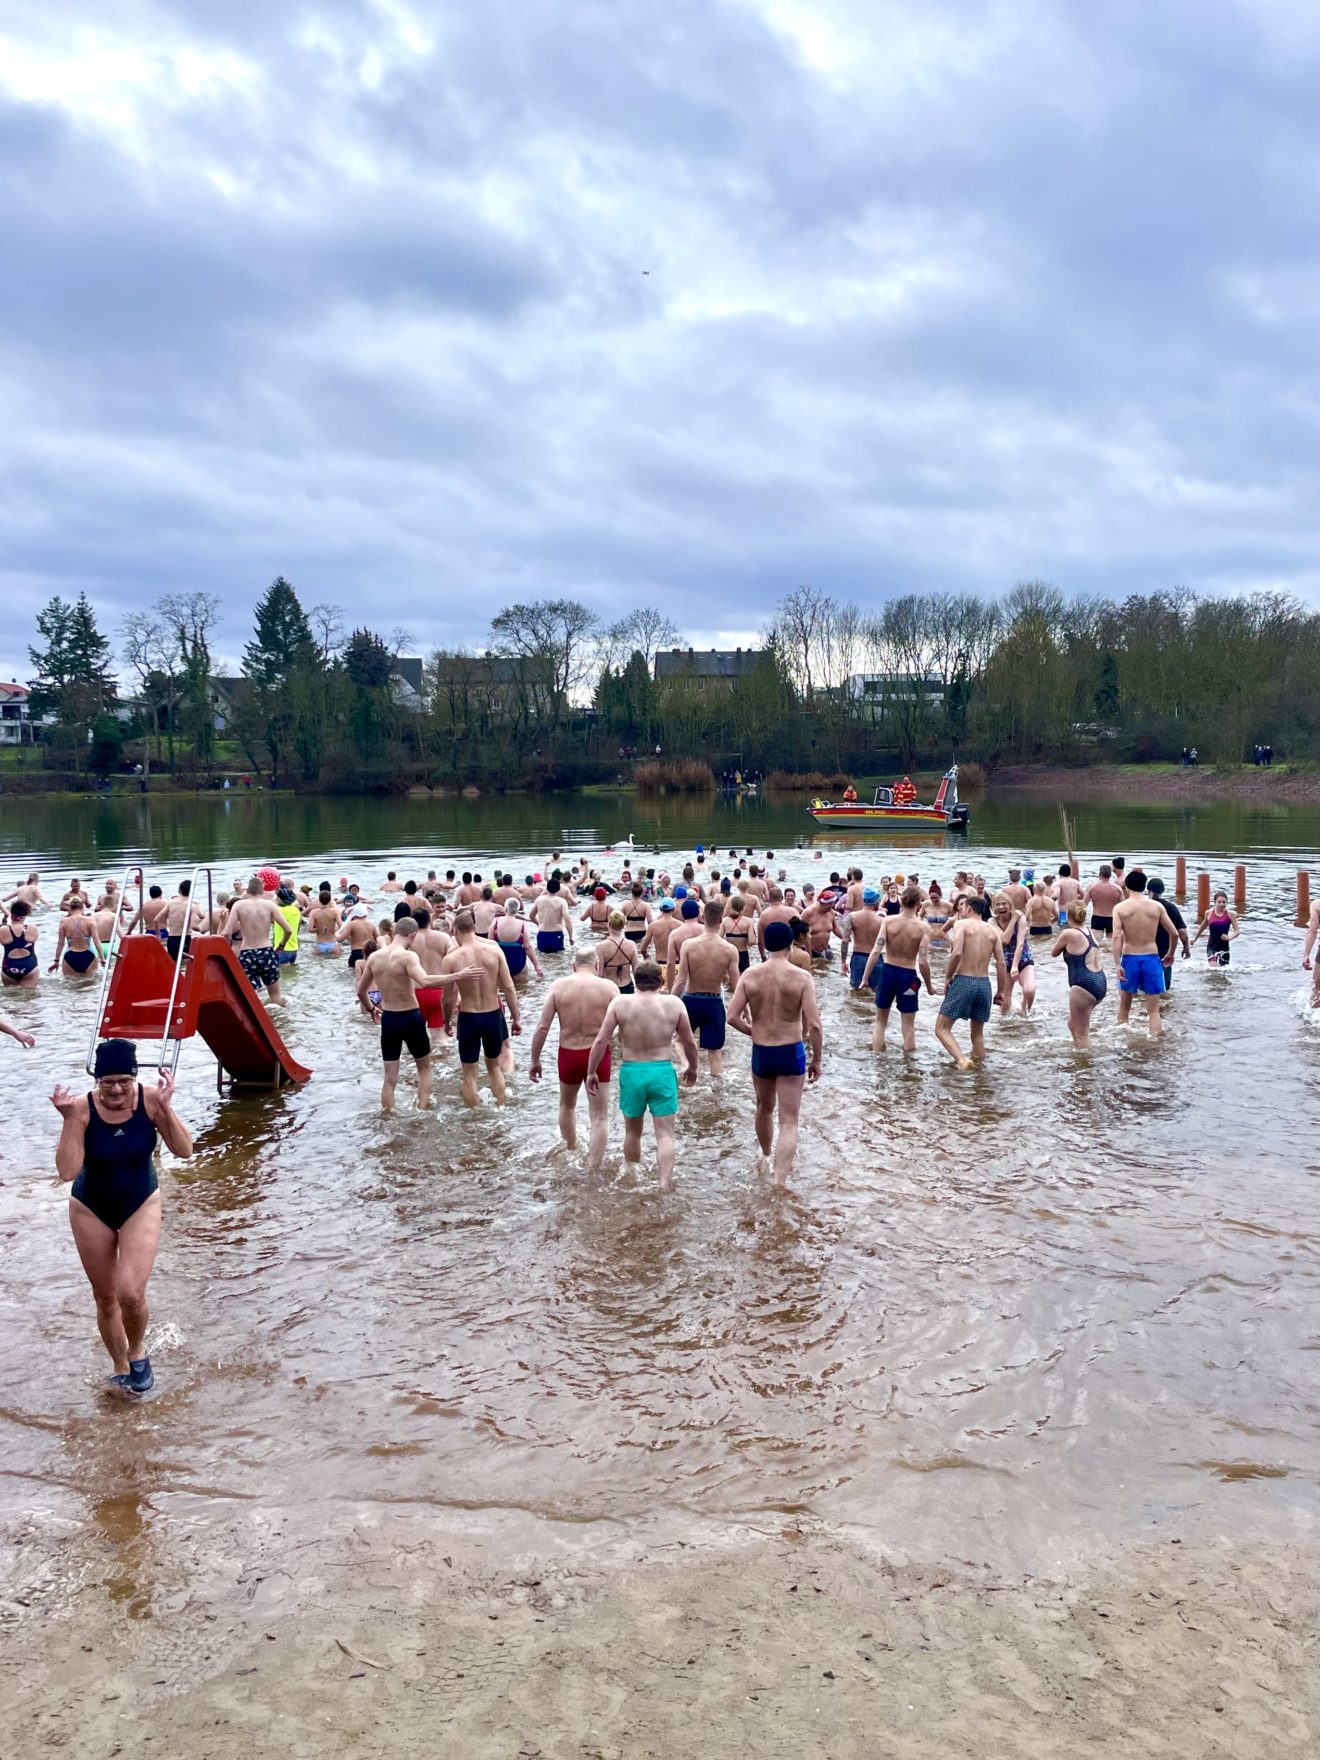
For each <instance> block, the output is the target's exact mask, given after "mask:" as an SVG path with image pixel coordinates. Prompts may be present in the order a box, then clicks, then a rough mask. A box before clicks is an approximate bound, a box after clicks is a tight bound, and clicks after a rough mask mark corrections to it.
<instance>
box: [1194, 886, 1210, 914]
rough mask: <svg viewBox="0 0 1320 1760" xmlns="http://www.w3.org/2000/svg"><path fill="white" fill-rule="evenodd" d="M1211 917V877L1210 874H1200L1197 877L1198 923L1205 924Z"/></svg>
mask: <svg viewBox="0 0 1320 1760" xmlns="http://www.w3.org/2000/svg"><path fill="white" fill-rule="evenodd" d="M1209 915H1210V876H1209V875H1208V874H1198V875H1197V876H1196V920H1197V922H1198V923H1203V922H1204V921H1205V919H1206V918H1207V917H1208V916H1209Z"/></svg>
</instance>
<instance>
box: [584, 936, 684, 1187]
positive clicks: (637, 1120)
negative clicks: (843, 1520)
mask: <svg viewBox="0 0 1320 1760" xmlns="http://www.w3.org/2000/svg"><path fill="white" fill-rule="evenodd" d="M663 979H664V974H663V973H662V972H661V970H660V967H659V966H658V965H657V964H656V963H655V961H654V960H653V959H644V960H643V961H642V962H641V964H640V965H638V966H637V967H636V969H635V970H634V972H633V983H634V984H635V985H636V987H637V988H636V991H635V993H634V994H633V995H632V996H623V995H619V996H616V997H615V999H614V1001H613V1002H612V1003H611V1004H610V1006H609V1009H608V1011H607V1013H606V1015H605V1019H604V1020H603V1021H602V1022H601V1024H600V1031H599V1032H598V1033H597V1034H596V1037H595V1040H594V1042H593V1044H592V1047H591V1052H590V1055H589V1056H588V1058H587V1093H588V1094H595V1093H597V1092H599V1089H600V1077H599V1075H598V1073H597V1072H598V1070H599V1068H600V1065H601V1062H602V1060H603V1059H604V1057H605V1054H606V1052H607V1051H608V1050H609V1047H610V1040H611V1038H612V1037H613V1035H614V1034H615V1032H617V1033H618V1035H619V1052H620V1057H621V1061H620V1063H619V1066H618V1069H619V1111H620V1112H621V1113H622V1114H623V1158H624V1160H625V1161H640V1160H641V1158H642V1125H643V1123H644V1121H645V1119H646V1115H647V1113H648V1112H649V1113H650V1114H651V1124H652V1127H653V1128H654V1130H655V1158H656V1167H657V1170H658V1172H659V1175H660V1190H661V1191H662V1192H670V1191H672V1190H673V1189H674V1119H675V1117H676V1116H677V1114H678V1077H677V1075H676V1074H675V1072H674V1065H673V1061H672V1052H673V1045H674V1034H675V1033H677V1034H678V1042H679V1044H680V1045H681V1046H682V1047H683V1055H684V1056H685V1057H686V1058H687V1068H686V1070H685V1071H684V1072H683V1084H684V1086H685V1087H688V1088H691V1087H693V1086H695V1084H696V1080H697V1042H696V1040H695V1039H694V1038H693V1036H692V1028H691V1026H690V1025H689V1023H688V1017H687V1010H686V1009H685V1008H684V1006H683V1003H682V1001H681V1000H680V998H679V997H677V996H663V995H661V993H660V986H661V983H662V982H663Z"/></svg>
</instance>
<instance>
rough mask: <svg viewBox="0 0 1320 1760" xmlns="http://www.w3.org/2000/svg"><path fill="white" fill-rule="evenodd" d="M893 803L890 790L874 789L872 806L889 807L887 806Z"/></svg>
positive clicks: (891, 790) (892, 792)
mask: <svg viewBox="0 0 1320 1760" xmlns="http://www.w3.org/2000/svg"><path fill="white" fill-rule="evenodd" d="M893 802H894V791H893V789H892V788H877V789H876V791H875V803H874V804H875V805H876V806H877V807H889V806H892V805H893Z"/></svg>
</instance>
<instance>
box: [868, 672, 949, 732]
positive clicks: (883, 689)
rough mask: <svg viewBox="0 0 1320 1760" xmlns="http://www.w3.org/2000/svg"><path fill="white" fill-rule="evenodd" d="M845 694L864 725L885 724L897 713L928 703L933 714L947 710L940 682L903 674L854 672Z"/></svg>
mask: <svg viewBox="0 0 1320 1760" xmlns="http://www.w3.org/2000/svg"><path fill="white" fill-rule="evenodd" d="M844 690H845V691H846V692H847V694H848V696H849V697H850V698H851V699H852V701H853V702H854V703H855V704H857V706H858V712H859V714H860V717H861V719H862V720H863V721H872V722H876V723H878V722H881V721H883V720H884V718H885V716H886V715H887V714H891V713H893V712H894V711H896V710H910V709H911V708H912V706H913V705H915V704H918V703H923V702H924V703H925V705H926V707H927V708H928V709H930V710H931V711H932V712H938V711H939V710H940V709H942V708H943V707H944V686H943V685H942V684H941V683H940V681H939V679H938V678H916V677H914V676H912V675H911V674H910V673H903V672H854V673H853V674H852V675H851V677H850V678H849V679H848V681H847V683H846V684H845V686H844Z"/></svg>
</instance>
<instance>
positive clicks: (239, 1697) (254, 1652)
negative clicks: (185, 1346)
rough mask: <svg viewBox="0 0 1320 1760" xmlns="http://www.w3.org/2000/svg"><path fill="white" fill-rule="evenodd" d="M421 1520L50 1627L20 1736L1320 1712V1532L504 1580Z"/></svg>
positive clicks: (1201, 1744)
mask: <svg viewBox="0 0 1320 1760" xmlns="http://www.w3.org/2000/svg"><path fill="white" fill-rule="evenodd" d="M236 1526H237V1524H236ZM403 1526H404V1527H406V1529H407V1536H406V1537H405V1534H404V1533H403V1532H396V1533H393V1535H392V1539H393V1541H394V1542H395V1543H397V1544H394V1545H391V1544H390V1539H391V1534H390V1529H391V1528H392V1524H391V1525H389V1527H387V1529H386V1531H382V1530H381V1528H380V1527H379V1526H378V1525H374V1524H373V1525H371V1526H363V1525H360V1524H353V1525H348V1526H346V1527H345V1529H344V1531H343V1532H342V1533H340V1534H338V1535H336V1536H333V1537H327V1538H326V1539H325V1540H323V1541H321V1542H319V1543H317V1544H315V1545H313V1546H310V1547H307V1548H305V1549H304V1550H303V1551H302V1553H301V1555H300V1556H301V1559H302V1562H301V1564H297V1563H294V1562H292V1560H291V1559H288V1558H286V1560H285V1565H286V1566H287V1568H283V1567H280V1568H276V1569H275V1571H274V1573H273V1575H272V1576H271V1577H266V1576H265V1575H263V1573H262V1570H261V1568H260V1567H258V1566H254V1565H246V1566H245V1564H244V1562H243V1560H242V1559H241V1558H239V1557H235V1558H233V1560H232V1561H231V1568H232V1571H233V1573H234V1574H235V1576H236V1577H237V1579H238V1581H239V1583H240V1584H241V1585H242V1586H243V1589H244V1593H243V1595H242V1596H241V1598H240V1599H241V1600H242V1602H243V1604H244V1606H243V1611H241V1612H239V1611H233V1612H230V1613H229V1614H217V1613H216V1611H215V1609H214V1607H211V1606H208V1604H207V1601H206V1599H205V1598H204V1597H203V1596H198V1595H189V1596H188V1597H187V1599H186V1601H185V1604H184V1605H183V1606H181V1607H180V1608H179V1609H178V1610H177V1611H176V1612H174V1613H171V1614H168V1615H165V1616H163V1617H158V1618H156V1619H153V1620H151V1621H150V1622H146V1621H135V1620H128V1621H121V1622H117V1623H116V1624H115V1625H114V1626H112V1627H109V1628H108V1627H107V1626H106V1624H105V1622H104V1621H103V1620H102V1619H101V1618H99V1617H97V1616H96V1615H95V1614H94V1613H93V1612H92V1611H91V1610H90V1609H89V1612H88V1613H87V1614H80V1613H78V1612H76V1611H75V1612H74V1613H73V1614H72V1615H71V1616H69V1617H65V1618H58V1617H52V1618H51V1619H50V1620H48V1621H41V1622H37V1623H32V1622H30V1621H25V1622H23V1624H22V1625H21V1626H20V1627H17V1628H13V1629H11V1630H10V1632H9V1633H8V1634H7V1636H6V1657H7V1664H8V1666H7V1670H6V1673H7V1677H8V1691H7V1694H6V1699H7V1702H8V1710H7V1712H6V1713H5V1716H4V1719H3V1722H0V1729H3V1730H4V1743H3V1747H4V1751H5V1753H6V1754H7V1755H8V1756H10V1757H11V1760H37V1757H38V1756H42V1755H46V1754H49V1753H51V1752H58V1751H68V1752H72V1753H76V1754H78V1755H79V1756H80V1757H82V1760H103V1757H105V1760H108V1757H110V1756H113V1755H117V1754H121V1753H123V1754H138V1753H154V1754H168V1755H171V1756H176V1757H177V1760H251V1757H252V1756H254V1755H257V1756H260V1755H265V1754H274V1753H279V1754H281V1755H286V1756H289V1757H290V1760H303V1757H304V1756H306V1757H309V1760H310V1757H312V1756H324V1755H353V1756H367V1755H377V1754H390V1755H401V1756H412V1755H417V1756H421V1755H464V1756H468V1757H470V1760H512V1757H517V1760H568V1757H574V1760H578V1757H589V1760H641V1757H644V1756H645V1757H649V1756H662V1755H663V1756H669V1757H674V1760H687V1757H689V1756H691V1757H693V1760H695V1757H696V1756H698V1755H703V1756H730V1757H732V1756H735V1755H741V1754H745V1753H751V1754H756V1755H758V1756H759V1755H780V1754H783V1755H790V1754H791V1755H808V1756H825V1757H829V1760H863V1757H870V1756H876V1755H882V1754H883V1755H885V1756H890V1757H892V1760H949V1757H951V1756H969V1757H970V1756H978V1757H979V1756H989V1755H994V1756H1000V1757H1004V1760H1008V1757H1012V1760H1053V1757H1055V1756H1062V1755H1072V1754H1080V1753H1085V1754H1088V1755H1092V1754H1093V1755H1103V1756H1106V1757H1109V1756H1112V1757H1113V1760H1134V1757H1138V1756H1169V1757H1170V1760H1194V1757H1195V1760H1200V1757H1202V1756H1225V1757H1233V1760H1265V1757H1266V1756H1286V1755H1294V1754H1295V1755H1298V1756H1301V1755H1308V1754H1311V1753H1314V1751H1315V1743H1316V1737H1317V1733H1318V1731H1320V1725H1317V1722H1316V1671H1315V1651H1314V1645H1315V1637H1314V1633H1315V1613H1316V1592H1315V1585H1316V1581H1317V1565H1318V1564H1320V1557H1317V1554H1316V1553H1315V1551H1314V1550H1306V1549H1297V1548H1291V1547H1289V1548H1283V1547H1279V1546H1272V1547H1267V1546H1253V1545H1243V1546H1235V1545H1233V1544H1230V1543H1227V1542H1219V1543H1199V1544H1196V1543H1188V1542H1179V1541H1178V1540H1177V1539H1173V1540H1168V1541H1161V1542H1157V1543H1154V1544H1150V1545H1143V1546H1134V1547H1132V1548H1129V1549H1127V1550H1126V1551H1123V1552H1121V1553H1119V1554H1116V1555H1114V1556H1112V1557H1108V1558H1106V1559H1104V1560H1103V1561H1102V1562H1096V1563H1095V1564H1093V1565H1092V1566H1090V1567H1089V1568H1086V1569H1084V1570H1082V1571H1080V1572H1077V1573H1073V1572H1068V1573H1063V1574H1061V1575H1059V1576H1058V1577H1050V1576H1034V1575H1030V1574H1016V1575H1005V1574H1001V1573H998V1572H996V1571H994V1570H991V1569H990V1568H989V1567H987V1566H981V1565H978V1564H976V1562H975V1561H966V1562H963V1563H961V1564H956V1565H955V1564H950V1565H948V1566H946V1567H932V1566H929V1565H917V1564H899V1563H894V1562H890V1561H889V1560H887V1559H886V1558H884V1557H883V1556H881V1555H879V1554H877V1553H875V1552H872V1551H870V1550H868V1549H864V1548H863V1547H862V1546H860V1545H858V1544H855V1543H853V1542H852V1541H850V1540H849V1539H847V1538H844V1537H840V1536H831V1535H830V1534H828V1533H823V1532H819V1531H815V1530H813V1529H812V1528H810V1527H808V1526H798V1525H796V1524H795V1523H794V1522H793V1520H792V1519H791V1518H784V1519H783V1525H782V1527H780V1528H779V1529H778V1530H776V1531H773V1532H767V1533H766V1534H765V1535H764V1536H754V1537H753V1538H752V1539H750V1540H748V1541H747V1542H745V1543H744V1544H741V1545H737V1546H733V1545H726V1546H719V1547H710V1548H706V1547H702V1546H700V1545H696V1546H694V1545H691V1544H689V1543H675V1544H673V1545H671V1546H669V1547H662V1548H659V1549H658V1552H653V1553H651V1554H650V1555H649V1556H644V1555H642V1554H641V1553H640V1552H638V1553H637V1554H636V1555H635V1556H633V1557H631V1558H629V1557H628V1556H626V1555H623V1556H619V1557H617V1558H615V1559H614V1560H613V1562H611V1563H610V1564H607V1565H599V1564H592V1563H591V1562H589V1554H590V1548H589V1547H588V1548H582V1547H580V1546H575V1547H573V1548H566V1549H565V1550H564V1551H563V1552H559V1553H556V1554H549V1555H547V1554H545V1553H544V1552H542V1553H540V1554H535V1553H533V1554H525V1555H522V1556H520V1557H518V1559H517V1563H516V1566H514V1567H512V1568H505V1569H502V1570H500V1571H499V1572H498V1573H497V1574H494V1575H492V1574H491V1570H490V1559H491V1555H492V1548H491V1547H490V1546H489V1545H487V1544H486V1543H485V1541H484V1539H474V1538H473V1536H472V1535H471V1534H468V1535H467V1536H466V1537H465V1538H464V1537H460V1536H458V1535H457V1534H455V1533H454V1532H452V1531H448V1532H447V1531H446V1530H445V1528H444V1527H443V1526H442V1527H440V1529H439V1531H436V1528H435V1525H434V1524H420V1523H418V1522H416V1520H415V1519H413V1520H410V1521H408V1522H407V1523H405V1524H404V1525H403ZM427 1528H429V1529H430V1532H429V1535H428V1534H427V1532H426V1529H427ZM498 1550H501V1551H502V1550H503V1548H499V1549H498Z"/></svg>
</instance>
